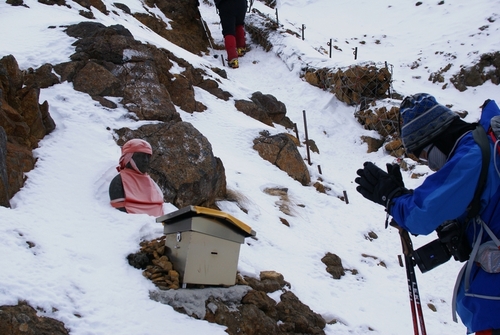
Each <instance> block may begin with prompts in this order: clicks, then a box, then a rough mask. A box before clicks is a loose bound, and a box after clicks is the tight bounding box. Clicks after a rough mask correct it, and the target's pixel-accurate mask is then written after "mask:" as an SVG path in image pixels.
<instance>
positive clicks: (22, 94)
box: [0, 55, 58, 207]
mask: <svg viewBox="0 0 500 335" xmlns="http://www.w3.org/2000/svg"><path fill="white" fill-rule="evenodd" d="M51 69H52V67H51V66H50V65H49V64H46V65H43V66H42V67H40V68H39V69H37V70H34V69H31V68H30V69H28V70H26V71H22V70H21V69H19V65H18V63H17V61H16V59H15V58H14V56H12V55H9V56H5V57H3V58H1V59H0V129H2V130H1V131H0V159H1V160H0V177H1V178H0V205H1V206H4V207H9V206H10V204H9V200H10V198H12V196H13V195H14V194H15V193H17V191H19V190H20V189H21V187H22V186H23V185H24V181H25V173H26V172H28V171H30V170H32V169H33V168H34V166H35V158H34V157H33V153H32V151H31V150H33V149H35V148H37V147H38V142H39V141H40V140H41V139H42V138H43V137H44V136H45V135H47V134H49V133H50V132H51V131H53V130H54V129H55V127H56V125H55V122H54V120H53V119H52V117H51V116H50V113H49V105H48V103H47V102H46V101H45V102H43V103H42V104H39V103H38V101H39V97H40V88H45V87H48V86H51V85H53V84H54V83H56V82H58V79H57V77H56V76H55V75H54V74H53V73H52V72H51Z"/></svg>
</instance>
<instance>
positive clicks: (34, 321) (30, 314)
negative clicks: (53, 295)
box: [0, 302, 69, 335]
mask: <svg viewBox="0 0 500 335" xmlns="http://www.w3.org/2000/svg"><path fill="white" fill-rule="evenodd" d="M0 334H5V335H7V334H8V335H26V334H37V335H68V334H69V331H68V330H67V329H66V328H65V327H64V323H62V322H61V321H58V320H55V319H52V318H48V317H43V316H42V317H40V316H38V315H37V312H36V310H35V309H34V308H33V307H31V306H29V305H28V304H27V303H25V302H20V303H19V304H18V305H16V306H0Z"/></svg>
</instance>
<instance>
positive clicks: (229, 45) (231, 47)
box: [224, 35, 238, 67]
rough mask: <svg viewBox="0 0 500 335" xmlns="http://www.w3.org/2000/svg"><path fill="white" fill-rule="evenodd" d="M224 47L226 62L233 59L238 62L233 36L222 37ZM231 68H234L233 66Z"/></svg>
mask: <svg viewBox="0 0 500 335" xmlns="http://www.w3.org/2000/svg"><path fill="white" fill-rule="evenodd" d="M224 46H225V48H226V52H227V60H228V62H231V61H232V60H234V59H236V60H238V51H237V50H236V37H235V36H234V35H226V36H224ZM230 66H231V64H230ZM231 67H235V66H234V65H233V66H231ZM236 67H237V66H236Z"/></svg>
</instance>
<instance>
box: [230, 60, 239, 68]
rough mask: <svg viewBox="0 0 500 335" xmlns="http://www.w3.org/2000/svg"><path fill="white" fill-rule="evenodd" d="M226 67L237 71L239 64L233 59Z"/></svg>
mask: <svg viewBox="0 0 500 335" xmlns="http://www.w3.org/2000/svg"><path fill="white" fill-rule="evenodd" d="M228 65H229V67H231V68H233V69H237V68H239V67H240V64H239V63H238V58H234V59H231V60H230V61H229V62H228Z"/></svg>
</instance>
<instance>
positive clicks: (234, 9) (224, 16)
mask: <svg viewBox="0 0 500 335" xmlns="http://www.w3.org/2000/svg"><path fill="white" fill-rule="evenodd" d="M217 9H218V10H219V17H220V22H221V24H222V35H224V36H226V35H236V26H242V25H244V24H245V15H246V13H247V0H222V1H221V2H220V3H219V5H218V6H217Z"/></svg>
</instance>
